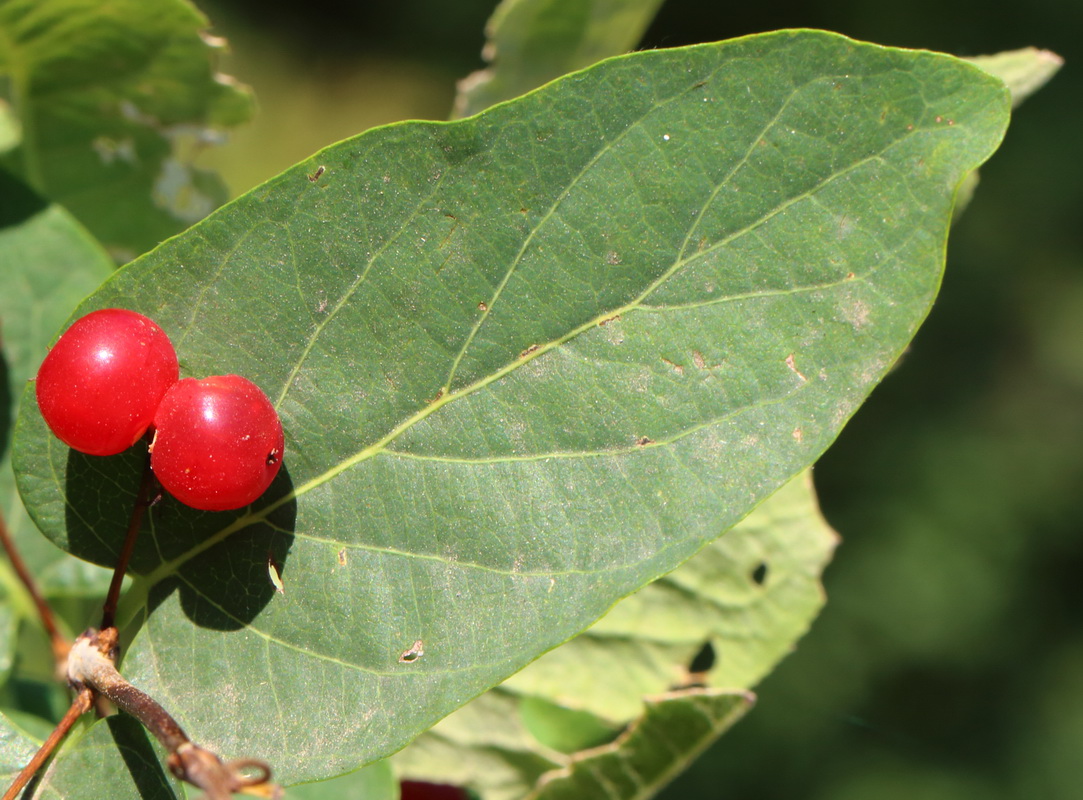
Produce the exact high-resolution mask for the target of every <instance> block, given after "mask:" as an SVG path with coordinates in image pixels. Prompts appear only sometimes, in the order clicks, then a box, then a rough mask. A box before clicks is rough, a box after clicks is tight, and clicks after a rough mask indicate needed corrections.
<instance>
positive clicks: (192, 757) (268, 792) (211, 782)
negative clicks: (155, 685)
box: [68, 628, 282, 800]
mask: <svg viewBox="0 0 1083 800" xmlns="http://www.w3.org/2000/svg"><path fill="white" fill-rule="evenodd" d="M116 654H117V630H116V628H107V629H105V630H102V631H101V632H98V631H96V630H93V629H91V630H88V631H87V632H86V633H84V634H83V635H82V636H80V637H79V638H78V639H76V640H75V644H74V645H73V646H72V649H71V654H70V655H69V656H68V680H69V682H70V683H71V684H72V686H74V687H76V689H78V690H80V691H82V690H83V689H85V688H87V687H89V688H90V689H93V690H94V691H95V692H100V693H101V694H103V695H105V696H106V697H108V698H109V699H110V700H112V701H113V703H115V704H116V705H117V707H118V708H121V709H123V710H124V711H126V712H128V713H129V714H131V715H132V716H133V717H135V718H136V719H138V720H139V721H140V722H142V723H143V725H144V726H146V728H147V730H149V731H150V732H151V733H153V734H154V736H155V737H156V738H157V739H158V741H159V742H161V743H162V746H163V747H165V749H166V750H168V751H169V757H168V759H167V760H166V763H167V764H168V765H169V769H170V770H171V771H172V773H173V774H174V775H175V776H177V777H178V778H179V779H181V780H183V781H187V782H188V783H191V784H192V785H194V786H197V787H199V788H200V789H202V790H203V791H204V792H205V793H206V795H207V800H229V798H230V797H231V796H232V795H233V793H234V792H246V793H251V794H258V795H262V796H264V797H270V798H277V797H281V796H282V794H281V789H280V788H279V787H278V786H276V785H274V784H272V783H271V782H270V781H271V768H270V766H268V765H267V764H266V763H265V762H263V761H258V760H256V759H241V760H238V761H230V762H225V763H223V761H222V760H221V759H220V758H219V757H218V756H217V755H215V754H214V753H212V752H211V751H210V750H206V749H204V748H202V747H200V746H199V745H197V744H194V743H193V742H192V741H191V740H190V739H189V738H188V735H187V734H186V733H185V732H184V730H183V729H182V728H181V726H180V725H178V724H177V721H176V720H175V719H173V717H171V716H170V715H169V713H168V712H167V711H166V710H165V709H164V708H162V707H161V706H160V705H159V704H158V703H157V702H156V701H155V700H154V699H153V698H152V697H151V696H150V695H148V694H146V693H144V692H142V691H140V690H139V689H137V688H135V687H134V686H132V685H131V684H130V683H128V681H126V680H125V679H124V677H123V676H122V675H121V674H120V673H119V672H117V670H116V667H114V666H113V664H114V662H115V661H116Z"/></svg>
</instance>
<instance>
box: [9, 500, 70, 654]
mask: <svg viewBox="0 0 1083 800" xmlns="http://www.w3.org/2000/svg"><path fill="white" fill-rule="evenodd" d="M0 543H2V544H3V547H4V550H5V551H6V552H7V554H8V560H10V561H11V566H12V567H14V568H15V574H16V575H18V576H19V580H20V581H22V583H23V586H25V587H26V591H27V593H28V594H29V595H30V599H31V600H33V601H34V605H35V606H36V607H37V609H38V616H40V617H41V624H42V625H43V626H45V631H46V633H48V634H49V642H50V644H51V645H52V648H53V658H55V659H56V663H57V668H58V670H59V672H60V674H63V673H64V662H65V660H66V659H67V657H68V651H69V650H70V649H71V644H70V643H69V642H68V640H67V639H65V638H64V636H63V635H62V634H61V633H60V628H59V627H57V624H56V617H54V616H53V610H52V609H51V608H50V607H49V604H48V603H47V602H45V597H44V596H42V594H41V590H40V589H38V584H37V582H36V581H35V580H34V576H33V575H31V574H30V570H29V569H27V567H26V562H25V561H23V558H22V556H20V555H19V551H18V550H16V549H15V542H14V541H13V540H12V538H11V533H10V532H9V531H8V526H7V523H6V522H5V521H4V515H3V513H0Z"/></svg>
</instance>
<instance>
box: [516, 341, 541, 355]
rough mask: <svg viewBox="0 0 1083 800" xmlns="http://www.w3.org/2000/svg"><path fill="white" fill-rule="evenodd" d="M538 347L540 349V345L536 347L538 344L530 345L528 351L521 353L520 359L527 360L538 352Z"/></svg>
mask: <svg viewBox="0 0 1083 800" xmlns="http://www.w3.org/2000/svg"><path fill="white" fill-rule="evenodd" d="M538 347H539V345H536V344H532V345H530V347H528V348H527V349H526V350H524V351H523V352H521V353H520V354H519V358H526V357H527V356H529V355H530V354H531V353H536V352H537V351H538Z"/></svg>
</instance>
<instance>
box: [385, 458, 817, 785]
mask: <svg viewBox="0 0 1083 800" xmlns="http://www.w3.org/2000/svg"><path fill="white" fill-rule="evenodd" d="M835 542H836V536H835V534H834V532H833V531H832V530H831V529H830V528H829V527H828V526H827V524H826V523H825V522H824V521H823V518H822V517H820V515H819V514H818V513H817V508H816V498H815V496H814V494H813V491H812V483H811V478H810V476H809V475H808V474H802V475H800V476H798V477H797V478H795V479H794V480H792V481H790V483H789V484H787V485H786V486H784V487H783V488H782V489H780V490H779V491H778V492H777V493H776V494H774V495H772V496H771V497H770V498H768V500H767V501H765V502H764V503H763V504H762V505H760V507H759V508H757V509H756V510H755V511H754V512H752V514H750V515H749V516H748V517H746V518H745V519H744V520H742V521H741V522H740V523H739V524H738V525H737V526H736V527H734V529H733V530H731V531H730V532H729V533H727V534H726V535H725V536H723V537H721V538H719V539H716V540H715V541H714V542H712V543H711V544H709V545H708V546H707V547H705V548H704V549H703V550H701V551H700V552H699V553H697V554H696V555H695V556H693V557H692V558H691V559H689V560H688V561H686V562H685V563H684V564H682V565H681V566H680V567H678V568H677V569H676V570H674V571H673V572H671V573H669V574H668V575H666V576H664V577H662V578H660V579H659V580H657V581H655V582H654V583H652V584H650V585H649V586H646V587H645V588H643V589H641V590H640V591H639V592H637V593H635V594H634V595H632V596H631V597H628V598H625V599H624V600H622V601H621V602H620V603H618V604H617V605H616V606H615V607H614V608H613V610H611V611H610V612H609V613H608V614H607V615H606V616H604V617H602V619H601V620H599V621H598V622H597V623H596V624H595V625H594V626H592V627H591V628H590V629H588V630H587V631H585V632H584V633H582V634H580V635H579V636H577V637H576V638H575V639H572V640H571V641H570V642H568V643H567V644H564V645H562V646H561V647H558V648H557V649H555V650H553V651H551V652H549V653H547V654H545V655H544V656H542V657H541V658H540V659H539V660H537V661H535V662H534V663H533V664H531V665H529V666H528V667H527V668H526V669H524V670H523V671H521V672H518V673H516V674H515V675H513V676H512V677H511V678H509V679H508V680H507V681H505V682H504V683H502V684H501V685H500V686H499V687H498V688H497V689H494V690H492V691H490V692H488V693H486V694H484V695H482V696H481V697H479V698H478V699H477V700H474V701H473V702H471V703H469V704H468V705H466V706H465V707H463V708H461V709H459V710H458V711H456V712H455V713H454V714H451V715H450V716H448V717H446V718H445V719H443V720H441V721H440V722H439V723H437V724H436V726H435V727H433V728H432V729H431V730H429V731H427V732H426V733H424V734H422V735H421V736H420V737H419V738H418V739H417V740H415V741H414V742H413V743H412V744H411V745H410V746H409V747H407V748H406V749H405V750H403V751H401V752H400V753H397V754H395V756H393V758H392V761H393V763H394V764H395V766H396V768H397V769H398V771H399V772H400V773H401V775H402V776H404V777H407V778H412V779H420V780H427V781H432V782H437V783H452V784H456V785H461V786H468V787H469V788H470V789H471V790H473V791H474V792H476V793H477V794H478V795H480V796H481V797H483V798H484V799H485V800H515V799H516V798H521V797H524V796H527V795H529V794H530V793H531V792H535V791H539V790H540V788H539V787H541V786H542V785H543V784H548V783H549V782H550V781H552V780H553V779H554V777H555V776H556V775H560V774H563V772H562V771H567V770H568V769H570V768H575V769H578V766H576V765H579V764H581V762H583V761H590V760H591V759H592V758H593V756H594V755H597V752H595V750H594V748H596V747H597V746H600V745H606V746H607V747H608V748H609V749H608V750H607V751H604V752H608V753H609V754H611V755H612V754H614V753H619V751H620V750H621V749H622V748H625V747H628V746H630V745H631V743H632V742H634V737H631V738H630V737H628V736H624V737H621V738H619V739H618V740H617V741H616V742H611V740H612V739H614V737H615V736H616V734H617V732H619V731H620V730H621V729H622V728H624V727H625V726H626V725H628V724H634V725H636V726H642V725H643V724H644V720H643V716H644V715H650V714H651V713H652V712H651V710H650V709H651V706H652V703H657V702H658V700H657V698H659V697H662V696H664V697H665V698H666V699H665V701H664V702H663V705H665V704H667V703H671V702H674V701H680V702H681V703H682V704H684V703H685V701H688V700H689V698H690V696H689V695H686V694H684V693H682V692H677V693H672V691H671V690H673V688H674V687H680V686H688V685H689V684H694V685H696V686H699V687H703V688H711V689H714V690H717V691H719V692H722V693H723V695H725V697H729V700H725V699H724V698H722V697H720V699H718V700H717V702H722V703H725V702H737V703H738V705H740V706H741V707H742V708H743V707H744V705H745V702H746V701H747V700H749V699H750V696H749V695H748V694H747V690H748V689H750V688H751V687H752V686H754V685H755V684H756V683H757V682H758V681H759V679H760V678H761V677H762V676H763V675H765V674H767V672H768V671H769V670H770V669H771V668H772V667H773V666H774V665H775V664H776V663H777V662H778V661H779V660H780V659H781V658H782V657H783V656H784V655H786V654H787V653H788V652H789V651H790V650H792V649H793V646H794V643H795V641H796V639H797V638H798V637H799V636H801V635H802V634H803V633H804V632H805V630H806V629H807V627H808V625H809V624H810V623H811V621H812V619H813V617H815V615H816V614H817V612H818V611H819V609H820V607H821V606H822V605H823V599H824V598H823V591H822V589H821V586H820V580H819V576H820V573H821V572H822V570H823V568H824V566H825V565H826V562H827V560H828V558H830V556H831V553H832V552H833V550H834V546H835ZM708 646H709V650H708V649H707V647H708ZM690 669H693V670H694V672H691V671H690ZM693 696H694V697H695V702H694V703H693V706H694V705H695V704H696V703H698V702H700V701H701V700H705V701H706V702H709V703H714V702H716V700H714V699H707V698H710V697H713V696H711V695H708V696H707V698H704V697H701V696H700V695H696V694H694V695H693ZM651 697H653V698H655V699H654V700H651V699H648V698H651ZM682 707H686V706H684V705H682ZM663 719H669V720H671V721H673V722H675V723H676V727H675V728H674V729H672V730H669V731H668V732H667V731H666V730H665V725H664V724H663ZM682 719H683V718H682V717H680V716H673V717H664V718H663V717H658V716H656V717H655V719H654V720H653V721H652V722H650V724H649V727H650V729H651V730H652V731H653V732H654V735H655V736H661V737H662V739H664V740H665V741H667V742H668V744H667V745H666V746H665V747H664V748H662V749H661V752H664V753H665V754H667V756H668V757H669V758H670V759H672V762H673V763H674V764H676V763H687V761H689V760H691V758H693V757H694V755H695V753H697V752H699V749H700V748H701V747H703V746H705V745H706V744H708V743H709V741H710V739H711V738H713V737H714V736H717V735H719V734H721V733H722V732H723V731H724V730H725V727H727V726H726V725H718V726H710V731H709V732H708V731H702V734H703V737H702V738H701V737H700V736H698V735H697V736H692V737H689V736H688V733H689V731H688V730H685V724H686V723H685V722H683V721H681V720H682ZM588 750H589V751H590V752H582V751H588ZM666 775H667V776H668V775H669V773H668V772H667V773H666ZM659 780H660V779H659ZM617 786H623V787H624V788H625V789H630V788H633V787H630V786H629V785H627V784H622V783H620V782H616V783H614V787H617ZM658 788H660V787H659V784H658V782H657V781H655V782H653V783H651V784H650V789H651V791H648V787H647V786H645V785H644V786H640V787H639V789H638V790H635V791H631V792H630V793H629V792H627V791H618V789H617V788H614V790H613V792H612V793H610V795H609V796H610V797H611V798H614V799H615V798H618V797H620V798H629V799H630V798H633V797H635V798H643V797H647V796H649V795H650V794H652V793H653V790H656V789H658ZM590 796H592V795H590Z"/></svg>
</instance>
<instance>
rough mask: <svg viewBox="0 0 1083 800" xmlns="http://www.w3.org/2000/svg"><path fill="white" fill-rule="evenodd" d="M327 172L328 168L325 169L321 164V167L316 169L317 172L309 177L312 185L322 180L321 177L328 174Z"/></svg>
mask: <svg viewBox="0 0 1083 800" xmlns="http://www.w3.org/2000/svg"><path fill="white" fill-rule="evenodd" d="M326 171H327V167H325V166H323V165H322V164H321V165H320V166H318V167H316V171H315V172H313V173H312V174H311V175H309V176H308V179H309V180H310V181H311V182H312V183H315V182H316V181H318V180H319V179H320V176H321V175H323V173H324V172H326Z"/></svg>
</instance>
